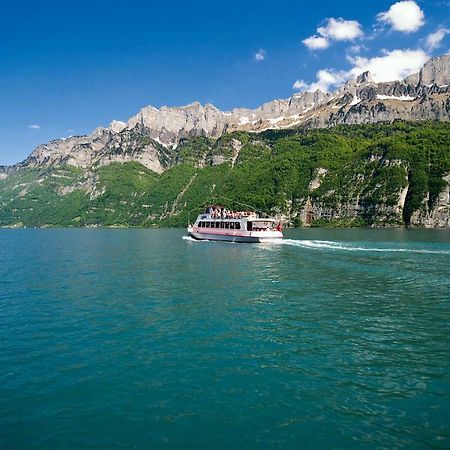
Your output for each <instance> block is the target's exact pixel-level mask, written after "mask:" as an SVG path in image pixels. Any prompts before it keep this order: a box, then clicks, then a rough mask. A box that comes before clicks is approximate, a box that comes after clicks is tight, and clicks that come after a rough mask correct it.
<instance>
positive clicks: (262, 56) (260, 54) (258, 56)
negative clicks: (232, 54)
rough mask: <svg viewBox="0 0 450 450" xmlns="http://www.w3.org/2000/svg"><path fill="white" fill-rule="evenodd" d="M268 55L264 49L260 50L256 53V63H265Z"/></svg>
mask: <svg viewBox="0 0 450 450" xmlns="http://www.w3.org/2000/svg"><path fill="white" fill-rule="evenodd" d="M266 55H267V52H266V51H265V50H264V49H263V48H260V49H259V50H258V51H257V52H256V53H255V56H254V59H255V61H264V60H265V59H266Z"/></svg>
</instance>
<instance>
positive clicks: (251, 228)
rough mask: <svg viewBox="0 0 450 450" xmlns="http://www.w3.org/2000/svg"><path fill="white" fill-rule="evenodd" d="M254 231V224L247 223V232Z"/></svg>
mask: <svg viewBox="0 0 450 450" xmlns="http://www.w3.org/2000/svg"><path fill="white" fill-rule="evenodd" d="M252 230H253V222H247V231H252Z"/></svg>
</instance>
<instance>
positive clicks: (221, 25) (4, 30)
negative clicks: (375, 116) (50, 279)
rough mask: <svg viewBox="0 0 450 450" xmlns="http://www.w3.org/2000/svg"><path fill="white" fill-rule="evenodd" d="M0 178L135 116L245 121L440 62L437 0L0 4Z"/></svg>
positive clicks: (449, 40)
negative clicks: (361, 80) (41, 148)
mask: <svg viewBox="0 0 450 450" xmlns="http://www.w3.org/2000/svg"><path fill="white" fill-rule="evenodd" d="M0 6H1V8H0V131H1V135H0V136H1V137H0V165H10V164H14V163H17V162H19V161H21V160H23V159H24V158H26V157H27V156H28V155H29V154H30V153H31V151H32V150H33V149H34V148H35V147H36V146H37V145H39V144H41V143H45V142H48V141H50V140H51V139H58V138H61V137H67V136H70V135H82V134H88V133H90V132H91V131H92V130H93V129H95V128H96V127H98V126H108V124H109V123H110V122H111V121H112V120H113V119H116V120H123V121H126V120H127V119H128V118H129V117H130V116H132V115H134V114H136V113H137V112H138V111H139V110H140V109H141V108H142V107H144V106H145V105H153V106H156V107H160V106H162V105H168V106H180V105H184V104H188V103H191V102H193V101H200V102H201V103H208V102H209V103H213V104H214V105H215V106H217V107H218V108H220V109H222V110H229V109H232V108H234V107H249V108H254V107H257V106H259V105H260V104H262V103H264V102H267V101H271V100H273V99H275V98H287V97H290V96H291V95H293V94H294V93H296V92H300V91H305V90H316V89H322V90H327V91H333V90H334V89H335V88H336V87H338V86H339V85H340V84H342V83H343V82H345V81H346V80H347V79H349V78H352V77H355V76H357V75H358V74H359V73H361V72H363V71H365V70H368V69H369V70H370V71H371V72H372V74H373V76H374V78H375V80H376V81H388V80H391V79H397V78H404V77H405V76H407V75H409V74H410V73H414V72H416V71H418V70H419V69H420V67H421V66H422V65H423V63H424V62H425V61H426V60H428V59H429V58H430V57H432V56H439V55H442V54H446V53H448V52H449V49H450V0H433V1H432V0H416V1H412V0H404V1H397V2H396V1H395V0H391V1H384V0H363V1H361V0H358V1H353V0H346V1H340V0H334V1H329V0H314V1H311V0H308V1H302V0H296V1H293V0H292V1H291V0H278V1H277V2H274V1H273V0H270V1H266V0H257V1H254V0H214V1H213V0H190V1H186V0H185V1H177V0H172V1H165V2H161V1H150V0H147V1H144V0H127V1H125V0H120V1H116V0H109V1H103V0H90V1H85V0H77V1H72V0H64V1H62V0H59V1H55V0H40V1H37V0H33V1H23V0H15V1H14V2H13V1H9V0H8V1H7V0H0Z"/></svg>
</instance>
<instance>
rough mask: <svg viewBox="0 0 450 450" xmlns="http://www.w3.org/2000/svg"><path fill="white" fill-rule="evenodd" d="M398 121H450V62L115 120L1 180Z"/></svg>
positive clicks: (155, 161) (43, 150) (60, 143)
mask: <svg viewBox="0 0 450 450" xmlns="http://www.w3.org/2000/svg"><path fill="white" fill-rule="evenodd" d="M396 119H401V120H413V121H421V120H438V121H449V120H450V56H448V55H444V56H440V57H436V58H432V59H430V60H429V61H428V62H427V63H426V64H425V65H424V66H423V68H422V69H421V70H420V71H419V72H418V73H416V74H413V75H410V76H408V77H406V78H405V79H404V80H402V81H392V82H380V83H377V82H375V81H374V80H373V77H372V75H371V74H370V72H364V73H362V74H360V75H359V76H358V77H356V79H354V80H349V81H347V82H346V83H345V84H344V85H343V86H341V87H340V88H339V89H337V90H336V91H335V92H333V93H324V92H321V91H319V90H317V91H315V92H302V93H296V94H294V95H293V96H291V97H289V98H287V99H275V100H273V101H271V102H267V103H264V104H263V105H261V106H259V107H258V108H255V109H248V108H234V109H232V110H231V111H221V110H220V109H218V108H216V107H215V106H214V105H212V104H210V103H207V104H205V105H201V104H200V103H199V102H193V103H190V104H188V105H184V106H181V107H176V106H172V107H171V106H162V107H161V108H159V109H158V108H155V107H153V106H145V107H143V108H142V109H141V110H140V111H139V112H138V113H137V114H135V115H134V116H132V117H130V119H129V120H128V121H127V122H122V121H117V120H113V121H112V122H111V123H110V125H109V126H108V127H106V128H104V127H99V128H96V129H95V130H94V131H93V132H92V133H91V134H89V135H86V136H71V137H68V138H65V139H55V140H52V141H50V142H48V143H46V144H41V145H39V146H38V147H37V148H36V149H35V150H34V151H33V152H32V153H31V154H30V156H29V157H28V158H26V159H25V160H24V161H22V162H21V163H18V164H17V165H15V166H13V167H12V168H11V167H0V174H1V176H2V177H3V178H4V177H6V176H7V175H8V173H9V172H10V171H11V170H12V169H13V168H14V167H36V166H45V165H51V164H69V165H74V166H76V167H84V168H86V167H90V166H97V165H100V166H101V165H107V164H109V163H111V162H129V161H137V162H140V163H141V164H143V165H144V166H145V167H147V168H149V169H151V170H153V171H154V172H156V173H162V172H164V171H165V170H167V168H169V167H171V165H173V155H174V154H175V153H176V149H177V146H178V145H179V143H180V141H181V140H183V139H187V138H191V137H194V136H204V137H208V138H219V137H220V136H222V135H224V134H226V133H230V132H234V131H248V132H252V133H258V132H261V131H265V130H270V129H274V130H277V129H289V128H295V127H307V128H329V127H333V126H336V125H340V124H361V123H378V122H392V121H394V120H396ZM169 155H172V159H171V157H170V156H169Z"/></svg>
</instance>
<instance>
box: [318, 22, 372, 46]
mask: <svg viewBox="0 0 450 450" xmlns="http://www.w3.org/2000/svg"><path fill="white" fill-rule="evenodd" d="M327 20H328V21H327V24H326V26H325V27H319V28H317V32H318V33H319V34H320V35H321V36H323V37H325V38H328V39H331V40H334V41H353V40H354V39H356V38H358V37H361V36H362V35H363V32H362V30H361V24H360V23H359V22H357V21H356V20H344V19H342V18H341V17H340V18H339V19H334V18H333V17H331V18H330V19H327Z"/></svg>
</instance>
